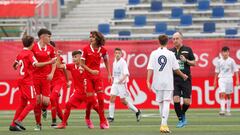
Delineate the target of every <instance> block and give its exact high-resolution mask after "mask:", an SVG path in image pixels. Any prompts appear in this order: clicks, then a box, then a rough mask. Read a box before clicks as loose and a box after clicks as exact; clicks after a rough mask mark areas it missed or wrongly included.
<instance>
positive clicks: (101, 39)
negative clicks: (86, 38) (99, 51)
mask: <svg viewBox="0 0 240 135" xmlns="http://www.w3.org/2000/svg"><path fill="white" fill-rule="evenodd" d="M90 34H91V36H94V37H95V39H96V42H97V46H98V47H101V46H104V45H105V38H104V36H103V34H102V33H101V32H98V31H91V32H90Z"/></svg>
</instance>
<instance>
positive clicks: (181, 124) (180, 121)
mask: <svg viewBox="0 0 240 135" xmlns="http://www.w3.org/2000/svg"><path fill="white" fill-rule="evenodd" d="M184 126H185V124H184V122H183V120H179V121H178V123H177V126H176V128H182V127H184Z"/></svg>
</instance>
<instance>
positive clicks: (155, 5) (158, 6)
mask: <svg viewBox="0 0 240 135" xmlns="http://www.w3.org/2000/svg"><path fill="white" fill-rule="evenodd" d="M161 10H162V1H152V2H151V11H161Z"/></svg>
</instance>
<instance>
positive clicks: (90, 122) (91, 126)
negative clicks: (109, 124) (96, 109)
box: [85, 119, 94, 129]
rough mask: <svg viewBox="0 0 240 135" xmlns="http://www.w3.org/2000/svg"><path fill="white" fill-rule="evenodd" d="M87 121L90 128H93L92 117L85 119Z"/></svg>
mask: <svg viewBox="0 0 240 135" xmlns="http://www.w3.org/2000/svg"><path fill="white" fill-rule="evenodd" d="M85 123H86V125H87V127H88V128H89V129H93V128H94V125H93V123H92V121H91V120H90V119H85Z"/></svg>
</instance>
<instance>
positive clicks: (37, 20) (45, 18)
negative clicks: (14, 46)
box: [26, 0, 61, 36]
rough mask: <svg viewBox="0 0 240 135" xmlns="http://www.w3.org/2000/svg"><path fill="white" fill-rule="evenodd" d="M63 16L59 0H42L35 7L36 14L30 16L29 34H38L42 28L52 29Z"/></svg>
mask: <svg viewBox="0 0 240 135" xmlns="http://www.w3.org/2000/svg"><path fill="white" fill-rule="evenodd" d="M60 17H61V11H60V1H59V0H42V1H41V2H40V3H39V4H38V5H37V6H36V7H35V16H34V18H30V19H29V21H28V26H27V29H26V31H27V34H29V35H33V36H36V35H37V31H38V30H39V29H41V28H47V29H49V30H52V26H53V25H54V24H56V23H57V22H58V21H59V19H60Z"/></svg>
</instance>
